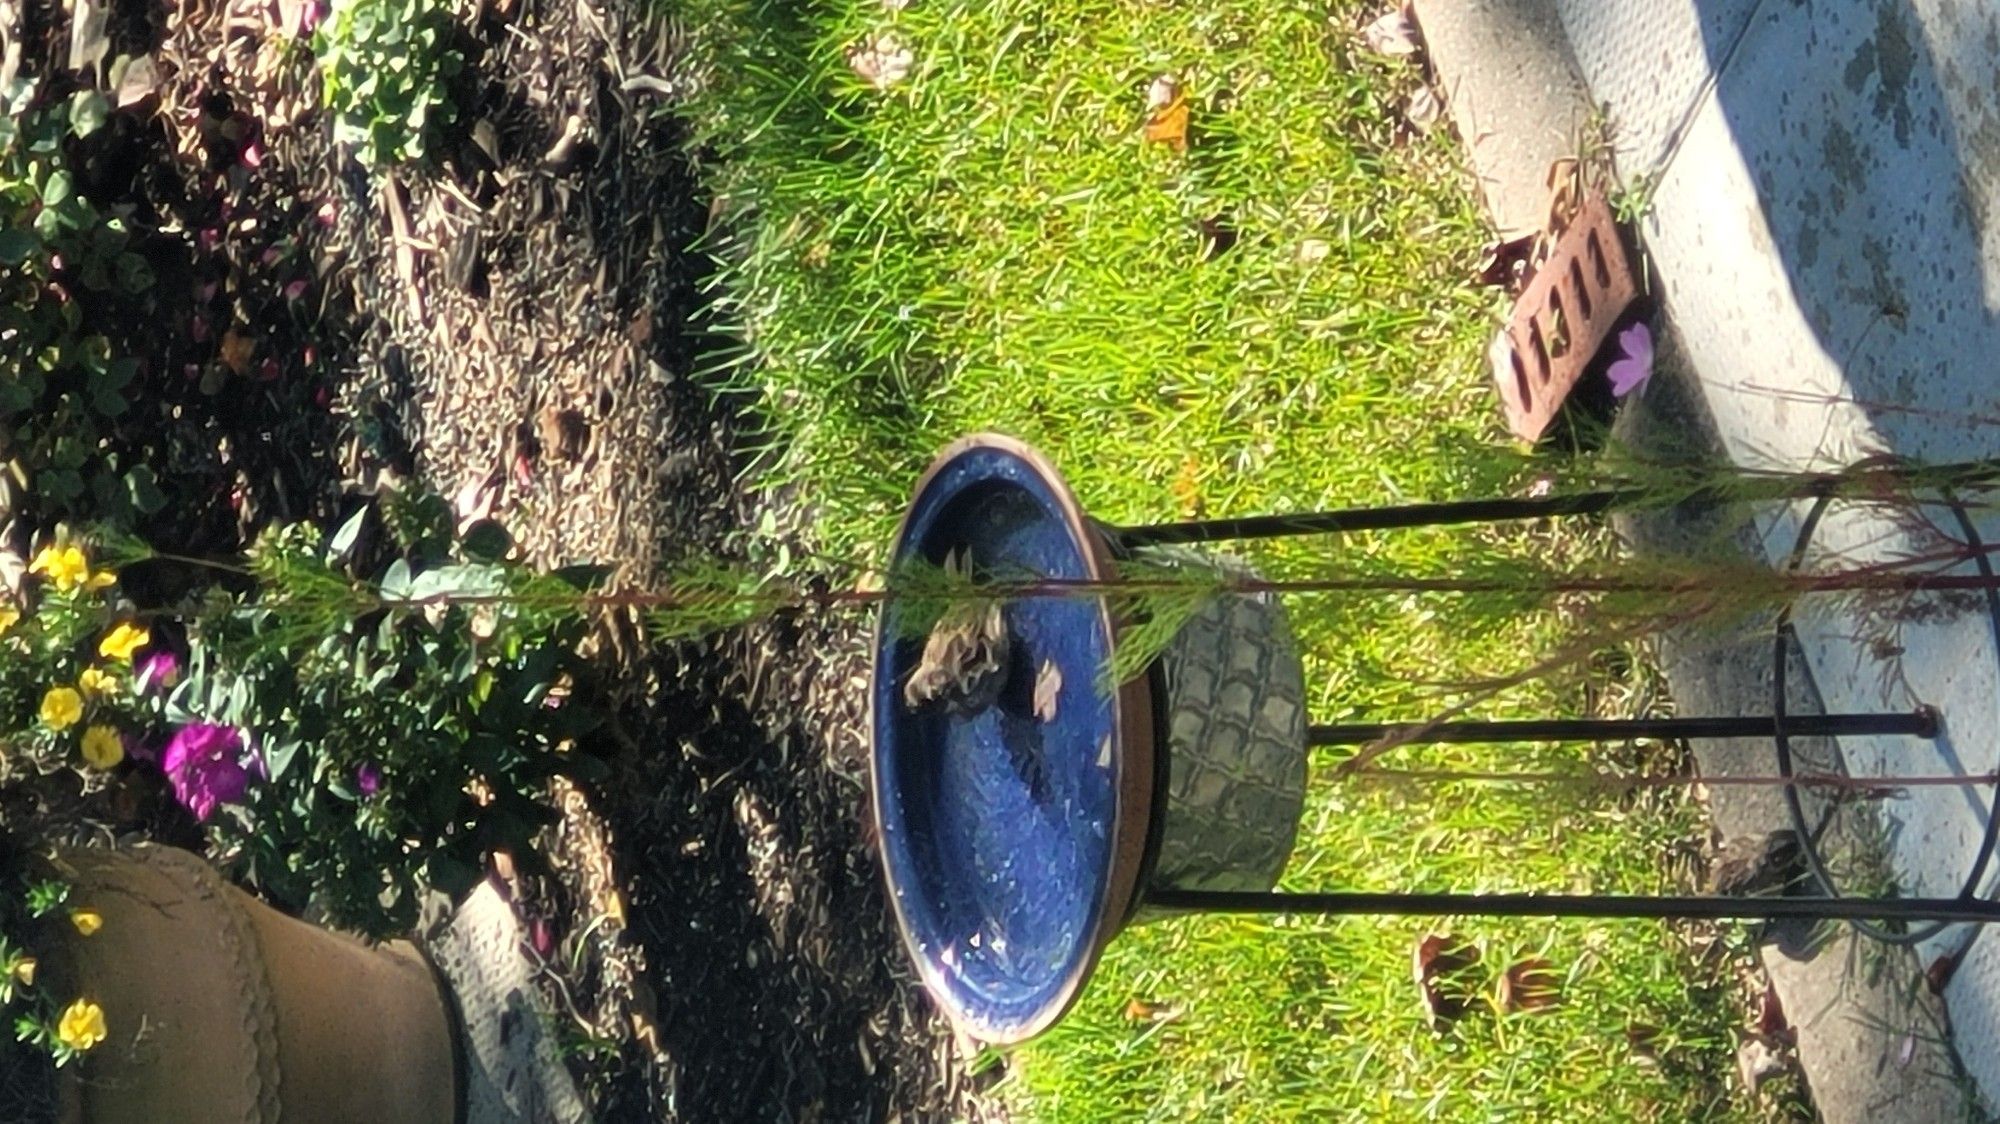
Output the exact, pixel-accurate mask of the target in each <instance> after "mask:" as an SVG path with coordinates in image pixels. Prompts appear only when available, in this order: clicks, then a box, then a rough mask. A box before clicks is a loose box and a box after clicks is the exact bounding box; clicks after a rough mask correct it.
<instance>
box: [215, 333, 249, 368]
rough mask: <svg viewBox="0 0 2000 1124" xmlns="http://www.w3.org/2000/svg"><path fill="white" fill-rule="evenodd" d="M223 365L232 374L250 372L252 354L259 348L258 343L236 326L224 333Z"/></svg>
mask: <svg viewBox="0 0 2000 1124" xmlns="http://www.w3.org/2000/svg"><path fill="white" fill-rule="evenodd" d="M221 350H222V365H223V366H225V367H228V368H229V370H230V373H231V374H237V375H247V374H249V373H250V356H251V355H252V354H254V353H255V352H256V350H257V343H256V341H255V340H253V339H251V338H250V337H249V336H248V335H246V334H245V333H243V332H239V331H237V330H236V329H234V328H231V329H229V330H228V331H226V332H224V333H222V349H221Z"/></svg>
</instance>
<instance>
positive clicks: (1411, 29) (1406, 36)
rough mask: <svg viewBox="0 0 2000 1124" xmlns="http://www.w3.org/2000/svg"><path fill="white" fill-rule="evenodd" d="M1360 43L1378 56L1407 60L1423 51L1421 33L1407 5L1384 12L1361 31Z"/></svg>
mask: <svg viewBox="0 0 2000 1124" xmlns="http://www.w3.org/2000/svg"><path fill="white" fill-rule="evenodd" d="M1361 41H1362V42H1364V43H1366V44H1367V45H1368V49H1369V50H1371V51H1373V52H1375V53H1376V54H1378V55H1387V56H1389V57H1390V58H1399V59H1400V58H1409V57H1410V56H1412V55H1415V54H1416V53H1417V52H1419V51H1421V50H1423V49H1424V37H1423V33H1422V32H1421V31H1419V30H1418V29H1417V21H1416V18H1415V17H1414V16H1413V15H1412V14H1411V12H1410V6H1409V5H1408V4H1403V5H1400V6H1399V7H1397V8H1395V9H1394V10H1392V11H1388V12H1384V13H1382V14H1381V15H1380V16H1377V17H1376V18H1375V21H1374V22H1373V23H1370V24H1369V25H1368V26H1367V27H1365V28H1363V29H1362V31H1361Z"/></svg>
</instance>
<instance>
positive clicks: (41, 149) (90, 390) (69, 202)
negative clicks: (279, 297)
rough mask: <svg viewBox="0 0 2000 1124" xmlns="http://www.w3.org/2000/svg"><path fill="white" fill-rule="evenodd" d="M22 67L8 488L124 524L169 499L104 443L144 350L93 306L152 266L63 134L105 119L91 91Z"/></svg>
mask: <svg viewBox="0 0 2000 1124" xmlns="http://www.w3.org/2000/svg"><path fill="white" fill-rule="evenodd" d="M38 90H39V87H38V85H37V83H36V82H35V81H34V80H32V79H28V78H16V79H15V80H14V82H13V84H12V85H11V86H10V87H9V88H7V89H5V90H0V110H4V115H0V495H4V494H6V493H7V492H8V491H10V490H17V489H25V490H26V491H27V493H28V501H29V502H28V503H27V504H24V505H18V507H19V508H20V509H25V510H28V511H31V512H32V513H33V514H34V515H36V516H39V517H41V518H44V519H47V520H50V521H54V520H58V519H76V518H82V517H86V516H88V517H90V518H93V519H97V520H103V521H108V522H114V523H117V522H124V521H125V520H127V519H129V518H130V516H131V515H132V514H134V513H135V512H136V513H139V514H148V513H150V512H152V511H154V510H157V509H158V508H159V506H160V505H161V503H162V502H164V501H163V499H162V497H161V496H160V494H159V491H158V489H157V488H156V487H155V486H154V480H153V476H152V472H151V470H150V469H148V468H145V467H144V466H143V465H136V464H121V463H120V460H119V458H118V456H117V455H116V454H114V453H110V452H108V451H106V449H105V446H106V445H107V444H108V443H109V441H110V439H111V438H112V437H113V436H114V435H115V434H116V432H117V429H118V425H119V420H120V419H121V418H122V417H123V416H124V415H125V413H126V411H127V410H128V409H129V408H130V406H131V401H130V393H131V384H132V382H133V379H134V377H135V376H136V375H137V374H138V371H139V364H138V361H137V360H136V359H134V358H132V357H130V356H121V355H115V354H114V353H113V351H112V347H111V344H110V342H109V341H108V340H106V338H105V337H104V335H103V334H101V333H99V332H97V331H94V330H92V328H91V326H90V323H89V321H90V317H89V316H88V315H87V313H86V311H85V304H86V300H87V299H88V298H90V297H92V296H93V295H94V294H102V295H107V296H110V295H134V294H139V293H143V292H145V291H146V290H147V289H149V288H151V287H152V284H153V275H152V270H151V269H150V268H149V267H148V266H147V265H146V262H145V259H144V258H142V257H141V256H140V255H139V254H137V253H135V252H134V251H133V248H132V236H131V231H130V230H129V228H128V227H127V225H126V221H125V219H124V217H122V216H121V215H119V214H115V213H106V212H104V211H102V210H100V209H99V208H98V207H96V206H95V205H94V204H92V203H91V202H90V201H89V200H88V199H86V198H84V197H83V196H82V195H81V194H79V193H78V192H77V190H76V188H75V184H74V182H73V180H72V178H71V174H70V171H69V163H68V160H67V158H66V156H65V145H66V144H67V143H68V142H69V141H70V139H71V138H72V137H79V138H80V137H83V136H85V135H88V134H89V133H91V132H94V131H95V130H96V129H97V128H99V127H100V126H102V124H103V122H104V119H105V116H106V107H105V105H104V99H103V97H102V96H101V95H98V94H96V93H94V92H91V91H84V92H81V93H78V94H77V95H75V96H74V97H72V98H71V99H69V100H68V101H67V103H65V104H62V105H51V104H45V101H44V100H42V99H39V98H38Z"/></svg>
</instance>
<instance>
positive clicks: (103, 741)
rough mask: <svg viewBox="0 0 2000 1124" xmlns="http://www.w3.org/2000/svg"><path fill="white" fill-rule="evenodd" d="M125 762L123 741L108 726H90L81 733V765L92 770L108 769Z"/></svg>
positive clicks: (116, 732)
mask: <svg viewBox="0 0 2000 1124" xmlns="http://www.w3.org/2000/svg"><path fill="white" fill-rule="evenodd" d="M123 760H125V739H123V738H121V737H119V736H118V731H116V730H114V729H112V728H111V727H109V726H92V727H91V728H90V729H88V730H85V731H84V732H83V763H84V764H86V765H88V766H90V767H91V768H93V769H109V768H111V767H112V766H114V765H117V764H118V763H119V762H120V761H123Z"/></svg>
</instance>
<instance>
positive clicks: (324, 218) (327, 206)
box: [313, 199, 340, 226]
mask: <svg viewBox="0 0 2000 1124" xmlns="http://www.w3.org/2000/svg"><path fill="white" fill-rule="evenodd" d="M339 217H340V208H339V207H337V206H335V205H334V202H333V200H331V199H329V200H327V201H326V202H324V203H321V204H320V205H319V210H317V211H315V212H313V218H315V219H317V220H318V221H319V224H320V225H321V226H332V225H333V221H334V220H335V219H337V218H339Z"/></svg>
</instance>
